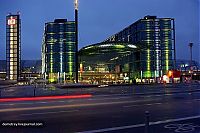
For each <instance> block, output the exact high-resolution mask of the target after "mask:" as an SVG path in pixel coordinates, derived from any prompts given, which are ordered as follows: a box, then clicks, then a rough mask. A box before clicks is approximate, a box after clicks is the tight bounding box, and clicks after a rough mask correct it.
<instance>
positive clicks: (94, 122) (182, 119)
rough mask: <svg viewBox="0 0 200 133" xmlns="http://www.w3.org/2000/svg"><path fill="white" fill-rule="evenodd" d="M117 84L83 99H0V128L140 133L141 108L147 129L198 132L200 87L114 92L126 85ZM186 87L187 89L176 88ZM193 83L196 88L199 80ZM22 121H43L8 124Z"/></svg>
mask: <svg viewBox="0 0 200 133" xmlns="http://www.w3.org/2000/svg"><path fill="white" fill-rule="evenodd" d="M116 88H117V89H116V90H114V89H113V90H112V91H116V93H112V94H110V93H108V94H106V93H104V94H101V95H100V94H99V95H95V94H93V96H92V97H91V98H84V99H63V100H45V101H20V102H1V103H0V120H1V127H0V133H1V132H2V133H4V132H5V133H9V132H10V133H29V132H30V133H35V132H37V133H51V132H52V133H71V132H82V133H90V132H108V133H110V132H111V133H113V132H116V133H124V132H126V133H129V132H130V133H144V131H145V125H144V123H145V118H146V117H145V111H149V113H150V115H149V116H150V118H149V119H150V127H149V128H150V129H149V133H176V132H183V130H184V132H188V133H199V132H200V128H199V126H200V92H198V91H195V92H185V93H184V92H182V93H161V94H159V93H158V94H156V93H155V94H149V95H135V93H133V92H129V93H128V92H127V93H117V92H122V89H124V88H123V87H122V88H119V87H116ZM150 88H151V89H152V90H153V89H154V87H150ZM184 88H186V89H188V88H187V86H180V87H174V90H178V89H182V90H183V89H184ZM194 88H196V89H200V88H199V86H198V85H197V86H195V87H194V86H193V88H191V89H194ZM107 89H108V90H110V88H107ZM120 89H121V90H120ZM155 89H158V88H156V87H155ZM160 89H162V88H160ZM105 90H106V89H105ZM169 90H171V89H169ZM158 92H159V91H158ZM139 93H142V92H139ZM23 122H26V123H27V122H29V123H34V122H38V123H40V124H41V123H42V124H43V125H42V126H38V127H37V126H33V127H31V126H28V127H23V126H19V125H18V127H14V126H13V125H10V126H9V125H8V123H23ZM6 124H7V125H6ZM172 124H173V125H172ZM167 125H168V126H167ZM186 129H187V130H186ZM185 130H186V131H185Z"/></svg>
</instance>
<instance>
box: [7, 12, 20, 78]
mask: <svg viewBox="0 0 200 133" xmlns="http://www.w3.org/2000/svg"><path fill="white" fill-rule="evenodd" d="M20 63H21V19H20V15H19V13H18V14H16V15H13V14H9V15H8V16H6V66H7V67H6V75H7V76H6V77H7V79H10V80H18V79H19V77H20V71H21V68H20V66H21V65H20Z"/></svg>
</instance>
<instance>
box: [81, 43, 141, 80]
mask: <svg viewBox="0 0 200 133" xmlns="http://www.w3.org/2000/svg"><path fill="white" fill-rule="evenodd" d="M139 53H140V49H139V48H138V47H137V46H135V45H133V44H130V43H125V42H103V43H97V44H92V45H89V46H86V47H83V48H82V49H80V51H79V62H80V76H79V77H80V80H82V81H85V82H89V83H114V82H115V83H118V82H119V83H122V82H129V81H133V79H135V78H137V74H138V72H137V71H138V69H139V59H140V57H139V56H140V54H139Z"/></svg>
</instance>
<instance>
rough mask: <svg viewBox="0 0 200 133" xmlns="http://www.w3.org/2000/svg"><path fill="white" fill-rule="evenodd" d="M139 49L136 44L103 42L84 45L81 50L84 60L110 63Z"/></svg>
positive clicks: (80, 53)
mask: <svg viewBox="0 0 200 133" xmlns="http://www.w3.org/2000/svg"><path fill="white" fill-rule="evenodd" d="M135 51H138V48H137V46H136V45H133V44H131V43H125V42H102V43H97V44H92V45H89V46H86V47H83V48H82V49H80V50H79V55H80V57H81V60H82V61H87V62H91V63H92V62H93V63H105V62H107V63H109V62H112V61H115V60H118V59H120V58H122V57H123V56H127V55H130V54H131V53H133V52H135Z"/></svg>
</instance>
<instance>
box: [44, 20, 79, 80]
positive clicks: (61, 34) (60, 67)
mask: <svg viewBox="0 0 200 133" xmlns="http://www.w3.org/2000/svg"><path fill="white" fill-rule="evenodd" d="M75 37H76V36H75V22H74V21H67V19H56V20H55V21H54V22H49V23H46V24H45V31H44V36H43V45H42V73H43V75H44V77H45V78H46V79H48V81H49V82H65V81H69V82H73V81H74V78H75V50H76V45H75V39H76V38H75Z"/></svg>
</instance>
